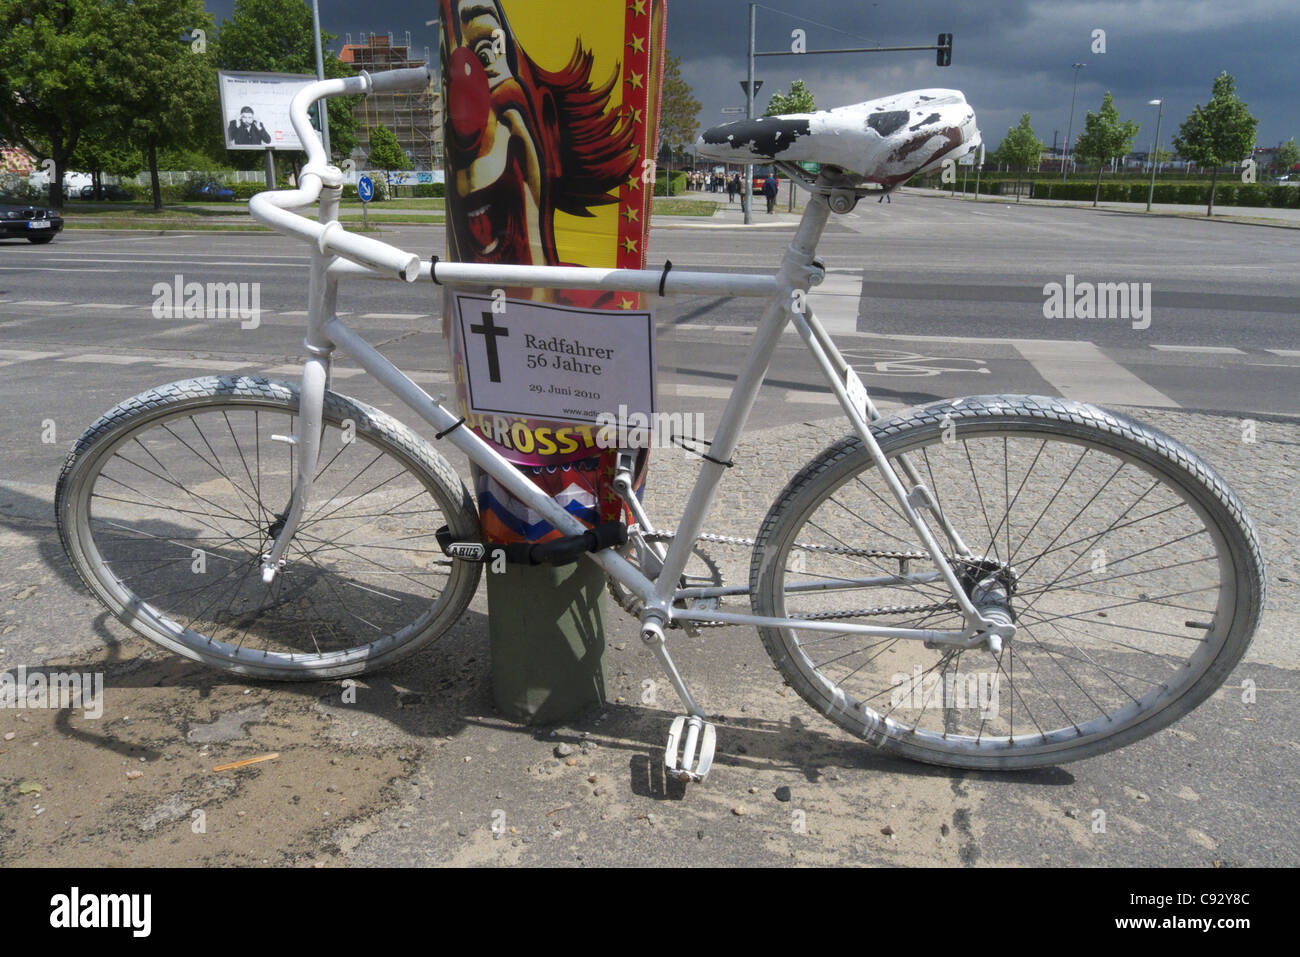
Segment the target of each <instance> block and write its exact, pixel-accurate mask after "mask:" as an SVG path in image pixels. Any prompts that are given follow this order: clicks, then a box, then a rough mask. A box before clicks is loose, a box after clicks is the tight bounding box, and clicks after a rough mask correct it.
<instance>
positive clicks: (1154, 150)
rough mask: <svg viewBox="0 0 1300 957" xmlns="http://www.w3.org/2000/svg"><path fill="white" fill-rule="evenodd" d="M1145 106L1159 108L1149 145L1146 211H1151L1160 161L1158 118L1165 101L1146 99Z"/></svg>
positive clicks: (1160, 115)
mask: <svg viewBox="0 0 1300 957" xmlns="http://www.w3.org/2000/svg"><path fill="white" fill-rule="evenodd" d="M1147 106H1158V107H1160V109H1159V110H1158V111H1157V112H1156V139H1155V143H1153V144H1152V146H1151V188H1150V189H1149V190H1147V212H1148V213H1149V212H1151V200H1152V199H1154V198H1155V195H1156V166H1157V164H1158V163H1159V162H1160V119H1161V117H1163V116H1164V115H1165V101H1164V99H1163V98H1161V99H1159V100H1148V101H1147Z"/></svg>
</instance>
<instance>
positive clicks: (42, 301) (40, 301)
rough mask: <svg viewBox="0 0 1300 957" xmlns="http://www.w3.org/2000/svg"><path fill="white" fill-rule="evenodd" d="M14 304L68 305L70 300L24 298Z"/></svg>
mask: <svg viewBox="0 0 1300 957" xmlns="http://www.w3.org/2000/svg"><path fill="white" fill-rule="evenodd" d="M14 305H16V306H70V305H72V303H70V302H52V301H48V300H45V299H24V300H22V301H20V302H16V303H14Z"/></svg>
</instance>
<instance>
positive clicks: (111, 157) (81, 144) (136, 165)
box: [68, 123, 144, 199]
mask: <svg viewBox="0 0 1300 957" xmlns="http://www.w3.org/2000/svg"><path fill="white" fill-rule="evenodd" d="M120 132H121V127H120V125H119V124H117V123H111V124H107V125H105V126H104V127H101V128H96V129H91V130H86V131H85V132H83V133H82V134H81V138H80V139H79V140H78V141H77V148H76V150H75V151H74V152H73V154H72V156H71V158H70V159H69V161H68V162H69V165H70V166H71V167H72V168H73V169H77V170H81V171H83V172H86V173H89V174H90V178H91V182H92V185H93V186H94V197H95V198H96V199H99V198H100V197H101V195H102V193H101V190H102V189H103V186H104V176H105V175H108V176H135V175H136V174H137V173H139V172H140V170H142V169H144V154H143V153H142V152H141V151H140V149H139V148H138V147H137V146H136V145H135V144H133V143H131V142H130V141H129V140H128V139H125V138H123V137H122V136H121V135H120Z"/></svg>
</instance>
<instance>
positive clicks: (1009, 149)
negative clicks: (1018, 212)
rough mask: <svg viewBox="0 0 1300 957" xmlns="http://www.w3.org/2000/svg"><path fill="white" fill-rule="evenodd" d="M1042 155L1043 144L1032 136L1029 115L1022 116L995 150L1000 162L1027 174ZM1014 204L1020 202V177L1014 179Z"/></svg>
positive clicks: (1032, 128)
mask: <svg viewBox="0 0 1300 957" xmlns="http://www.w3.org/2000/svg"><path fill="white" fill-rule="evenodd" d="M1042 154H1043V143H1042V141H1041V140H1040V139H1039V138H1038V137H1037V136H1035V135H1034V127H1033V126H1032V125H1031V124H1030V122H1029V114H1028V113H1025V114H1022V115H1021V117H1020V122H1019V123H1017V124H1016V125H1015V126H1013V127H1012V128H1011V129H1009V130H1007V135H1006V136H1004V137H1003V138H1002V145H1000V146H999V147H998V148H997V153H996V154H995V155H996V156H997V157H998V160H999V161H1000V162H1003V163H1006V164H1007V165H1008V166H1010V167H1014V168H1015V169H1016V170H1017V172H1019V171H1025V172H1028V170H1029V167H1031V166H1035V167H1036V166H1037V165H1038V159H1039V157H1040V156H1042ZM1016 202H1017V203H1018V202H1020V177H1019V176H1017V177H1016Z"/></svg>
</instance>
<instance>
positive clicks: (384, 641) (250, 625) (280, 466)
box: [55, 376, 480, 679]
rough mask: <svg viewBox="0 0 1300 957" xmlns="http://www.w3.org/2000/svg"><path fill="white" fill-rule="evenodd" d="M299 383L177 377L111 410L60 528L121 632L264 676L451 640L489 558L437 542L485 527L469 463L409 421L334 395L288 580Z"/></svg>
mask: <svg viewBox="0 0 1300 957" xmlns="http://www.w3.org/2000/svg"><path fill="white" fill-rule="evenodd" d="M298 402H299V396H298V390H297V388H296V387H294V386H291V385H286V384H282V383H275V382H269V381H267V380H265V379H259V378H252V377H246V376H228V377H220V378H217V377H207V378H201V379H191V380H188V381H185V382H176V383H173V384H171V385H166V386H162V387H160V388H157V389H153V390H150V391H148V392H145V393H142V394H141V395H138V396H136V397H135V398H133V399H130V400H128V401H126V402H124V403H122V404H121V405H119V406H117V407H116V408H114V409H113V410H111V411H110V412H108V413H106V414H105V415H104V416H102V417H101V418H100V419H99V421H97V422H96V423H95V424H94V425H92V426H91V427H90V429H89V430H87V432H86V433H85V434H84V435H83V436H82V437H81V439H80V440H79V441H78V442H77V444H76V446H75V447H74V449H73V450H72V452H71V453H70V454H69V456H68V459H67V462H66V463H65V465H64V467H63V471H62V473H61V474H60V476H59V482H58V488H57V491H56V495H55V509H56V512H57V515H58V525H59V535H60V537H61V539H62V541H63V546H64V549H65V550H66V552H67V554H68V557H69V559H70V560H71V561H72V564H73V565H74V566H75V567H76V569H77V572H78V573H79V574H80V575H81V578H82V580H83V581H85V583H86V584H87V586H89V588H90V589H91V591H93V592H94V593H95V595H96V596H97V597H98V598H99V599H100V601H102V602H103V603H104V604H105V606H107V607H108V609H109V610H110V611H112V612H113V614H114V615H116V616H117V617H118V618H119V619H120V620H121V621H123V622H124V623H125V624H126V625H128V626H129V627H131V628H132V629H133V630H135V631H136V632H138V633H139V634H140V635H142V636H144V637H145V638H148V639H150V640H151V641H154V642H157V643H158V644H160V645H162V646H163V647H165V648H168V649H169V650H171V651H174V652H176V653H177V654H181V655H184V656H186V657H188V658H192V659H195V660H197V661H202V662H204V663H206V664H209V665H213V666H215V667H218V668H221V669H223V670H226V671H231V672H235V673H238V674H243V675H250V676H256V677H260V678H273V679H314V678H326V677H339V676H343V675H352V674H358V673H360V672H362V671H370V670H374V669H376V668H378V667H381V666H385V665H388V664H391V663H392V662H394V661H396V660H398V659H399V658H402V657H405V656H406V655H408V654H410V653H411V652H413V651H415V650H416V649H418V648H419V647H421V646H422V645H424V644H425V643H426V642H428V641H430V640H432V639H433V638H435V637H437V636H438V635H440V634H442V633H443V632H445V631H446V630H447V629H448V628H449V627H450V626H451V625H452V624H453V623H454V622H455V621H456V619H457V618H459V617H460V615H461V613H462V612H463V611H464V609H465V606H466V605H467V604H468V602H469V600H470V599H471V597H472V596H473V594H474V590H475V588H476V586H477V583H478V576H479V572H480V568H479V566H478V565H477V564H473V563H469V562H457V561H453V560H451V559H448V558H445V557H444V556H443V554H442V552H441V550H440V549H439V547H438V545H437V542H436V539H435V537H434V535H435V532H436V531H437V529H438V528H439V526H441V525H449V526H450V527H451V528H452V530H453V531H454V532H455V533H456V534H458V535H464V536H466V537H469V536H473V535H475V534H477V530H478V518H477V513H476V511H475V508H474V504H473V501H472V499H471V498H470V496H469V493H468V491H467V490H466V489H465V487H464V485H463V484H462V483H461V482H460V480H459V479H458V478H457V477H456V475H455V473H454V472H453V471H452V469H451V467H450V466H449V465H448V464H447V463H446V461H445V460H443V459H442V457H441V456H439V455H438V453H437V452H435V451H434V450H433V449H432V448H430V447H429V445H428V443H426V442H425V441H424V440H423V439H421V438H420V437H419V436H417V435H416V434H415V433H413V432H411V431H410V430H409V429H408V428H406V427H405V426H403V425H401V424H400V423H399V422H397V421H396V420H395V419H393V418H392V417H390V416H388V415H386V414H385V413H383V412H380V411H378V410H376V409H373V408H370V407H368V406H365V405H363V404H361V403H359V402H357V401H355V400H353V399H349V398H347V397H346V396H342V395H338V394H335V393H332V392H331V393H327V394H326V397H325V409H324V428H323V435H322V441H321V453H320V459H319V464H318V466H317V476H316V479H315V484H314V487H313V493H312V501H311V502H310V503H309V505H308V510H307V512H306V513H305V515H304V516H303V519H302V522H301V524H300V525H299V529H298V532H297V533H296V535H295V536H294V539H293V541H292V543H291V545H290V548H289V551H288V552H287V554H286V556H285V558H286V559H287V564H286V565H285V567H284V569H283V571H282V572H281V574H279V575H277V576H276V578H275V580H274V581H273V582H272V583H271V584H270V585H266V584H263V582H262V580H261V560H262V555H263V554H265V553H266V552H267V551H269V549H270V544H271V541H272V540H273V535H274V533H275V532H276V531H278V523H280V522H282V521H283V520H284V516H285V515H286V514H287V512H288V508H289V504H290V501H291V496H292V490H293V481H294V475H295V473H296V467H297V462H296V454H295V450H294V447H293V445H292V444H289V443H285V442H283V441H279V440H277V439H276V438H273V437H274V436H291V435H293V434H294V432H295V429H296V427H297V416H298Z"/></svg>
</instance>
